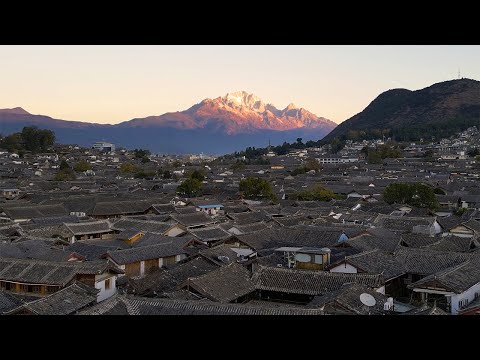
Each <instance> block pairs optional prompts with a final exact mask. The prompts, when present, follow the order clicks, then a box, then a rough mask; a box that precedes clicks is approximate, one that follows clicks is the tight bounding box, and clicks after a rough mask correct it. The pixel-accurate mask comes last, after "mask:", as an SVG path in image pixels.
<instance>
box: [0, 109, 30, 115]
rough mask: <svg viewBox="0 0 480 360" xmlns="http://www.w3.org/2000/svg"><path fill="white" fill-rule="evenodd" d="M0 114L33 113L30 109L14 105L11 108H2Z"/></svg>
mask: <svg viewBox="0 0 480 360" xmlns="http://www.w3.org/2000/svg"><path fill="white" fill-rule="evenodd" d="M0 114H18V115H31V114H30V113H29V112H28V111H26V110H25V109H23V108H21V107H14V108H11V109H0Z"/></svg>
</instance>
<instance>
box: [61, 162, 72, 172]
mask: <svg viewBox="0 0 480 360" xmlns="http://www.w3.org/2000/svg"><path fill="white" fill-rule="evenodd" d="M66 169H70V165H68V162H67V161H66V160H62V161H61V162H60V170H66Z"/></svg>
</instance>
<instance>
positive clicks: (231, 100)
mask: <svg viewBox="0 0 480 360" xmlns="http://www.w3.org/2000/svg"><path fill="white" fill-rule="evenodd" d="M220 99H221V100H222V101H223V102H224V103H226V104H228V105H237V106H246V107H248V108H250V109H253V108H257V109H258V107H259V105H262V106H264V104H263V101H262V100H261V99H260V98H259V97H258V96H256V95H255V94H249V93H248V92H246V91H236V92H233V93H228V94H227V95H225V96H222V97H221V98H220ZM255 105H256V106H255Z"/></svg>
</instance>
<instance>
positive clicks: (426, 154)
mask: <svg viewBox="0 0 480 360" xmlns="http://www.w3.org/2000/svg"><path fill="white" fill-rule="evenodd" d="M434 155H435V152H434V151H433V150H427V151H425V152H424V153H423V157H424V158H428V159H431V158H433V156H434Z"/></svg>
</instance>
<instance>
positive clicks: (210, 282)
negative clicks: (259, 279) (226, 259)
mask: <svg viewBox="0 0 480 360" xmlns="http://www.w3.org/2000/svg"><path fill="white" fill-rule="evenodd" d="M185 287H187V288H188V289H190V288H193V289H195V290H196V291H197V292H198V293H200V294H201V295H202V296H205V297H206V298H208V299H210V300H213V301H218V302H231V301H234V300H236V299H238V298H240V297H242V296H244V295H247V294H249V293H251V292H253V291H254V290H255V287H254V283H253V282H252V280H251V279H250V272H249V271H248V270H247V269H246V268H245V267H243V266H242V265H239V264H237V263H231V264H230V265H227V266H222V267H220V268H218V269H216V270H213V271H211V272H209V273H207V274H205V275H201V276H198V277H195V278H189V279H188V280H187V281H186V283H185V285H184V288H185Z"/></svg>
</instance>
